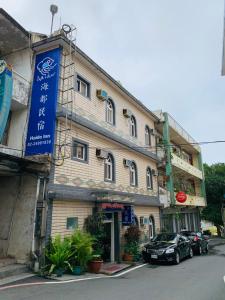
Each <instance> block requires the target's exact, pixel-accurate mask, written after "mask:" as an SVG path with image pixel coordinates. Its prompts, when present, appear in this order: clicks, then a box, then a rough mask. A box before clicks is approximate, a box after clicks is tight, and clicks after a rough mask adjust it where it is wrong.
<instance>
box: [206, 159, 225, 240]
mask: <svg viewBox="0 0 225 300" xmlns="http://www.w3.org/2000/svg"><path fill="white" fill-rule="evenodd" d="M204 172H205V187H206V199H207V207H206V208H205V209H204V210H203V211H202V218H203V219H206V220H208V221H211V222H213V223H214V224H215V226H216V227H217V232H218V235H221V228H222V226H224V223H223V217H222V215H223V203H224V200H225V199H224V194H225V164H224V163H218V164H213V165H211V166H209V165H207V164H204Z"/></svg>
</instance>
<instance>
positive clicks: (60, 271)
mask: <svg viewBox="0 0 225 300" xmlns="http://www.w3.org/2000/svg"><path fill="white" fill-rule="evenodd" d="M55 274H56V276H57V277H62V275H63V274H64V269H63V268H58V269H55Z"/></svg>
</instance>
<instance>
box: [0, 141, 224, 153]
mask: <svg viewBox="0 0 225 300" xmlns="http://www.w3.org/2000/svg"><path fill="white" fill-rule="evenodd" d="M219 143H225V140H216V141H203V142H194V143H181V144H164V143H162V144H158V145H156V146H138V145H137V146H136V145H135V146H132V148H133V149H144V150H150V149H159V148H167V147H174V146H180V147H182V146H188V145H207V144H219ZM66 146H69V147H71V146H73V143H68V144H65V145H64V144H62V145H60V148H62V147H66ZM127 147H128V146H126V145H124V146H120V147H110V148H108V147H106V148H102V149H109V150H118V151H119V150H121V151H122V150H124V148H127ZM0 148H2V149H7V150H14V151H20V152H24V150H22V149H17V148H11V147H8V146H4V145H0ZM87 148H88V149H96V148H98V146H89V145H87ZM99 148H100V147H99ZM129 148H130V147H129Z"/></svg>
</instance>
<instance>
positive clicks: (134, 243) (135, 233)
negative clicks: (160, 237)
mask: <svg viewBox="0 0 225 300" xmlns="http://www.w3.org/2000/svg"><path fill="white" fill-rule="evenodd" d="M140 237H141V231H140V229H139V228H138V226H136V225H131V226H130V227H128V228H127V230H126V232H125V234H124V238H125V241H126V242H125V246H124V255H123V259H124V260H125V261H133V260H137V259H138V256H139V241H140Z"/></svg>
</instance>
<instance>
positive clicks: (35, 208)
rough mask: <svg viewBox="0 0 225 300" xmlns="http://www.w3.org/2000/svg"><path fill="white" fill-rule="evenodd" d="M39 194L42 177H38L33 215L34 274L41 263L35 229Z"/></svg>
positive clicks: (32, 250)
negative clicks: (36, 249) (36, 250)
mask: <svg viewBox="0 0 225 300" xmlns="http://www.w3.org/2000/svg"><path fill="white" fill-rule="evenodd" d="M39 193H40V177H39V176H38V179H37V190H36V197H35V206H34V215H33V235H32V247H31V253H32V256H33V258H34V272H38V271H39V261H38V257H37V255H36V253H35V227H36V213H37V201H38V198H39Z"/></svg>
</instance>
